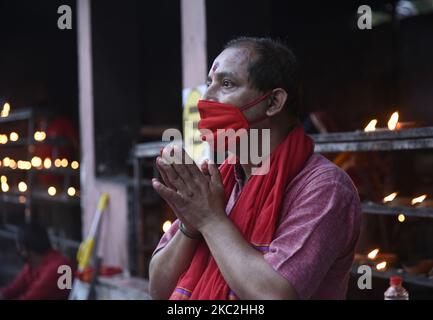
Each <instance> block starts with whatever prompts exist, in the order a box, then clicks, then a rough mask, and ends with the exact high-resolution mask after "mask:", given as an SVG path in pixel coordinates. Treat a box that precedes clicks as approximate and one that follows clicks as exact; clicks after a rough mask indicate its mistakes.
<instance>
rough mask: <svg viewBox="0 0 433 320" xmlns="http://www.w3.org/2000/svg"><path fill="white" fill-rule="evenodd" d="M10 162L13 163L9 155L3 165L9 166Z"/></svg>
mask: <svg viewBox="0 0 433 320" xmlns="http://www.w3.org/2000/svg"><path fill="white" fill-rule="evenodd" d="M10 164H11V159H10V158H9V157H6V158H4V159H3V165H4V166H5V167H9V165H10Z"/></svg>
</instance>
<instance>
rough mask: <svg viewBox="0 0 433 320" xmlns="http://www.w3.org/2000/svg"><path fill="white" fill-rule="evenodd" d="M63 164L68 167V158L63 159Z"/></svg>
mask: <svg viewBox="0 0 433 320" xmlns="http://www.w3.org/2000/svg"><path fill="white" fill-rule="evenodd" d="M61 165H62V167H63V168H67V167H68V159H62V162H61Z"/></svg>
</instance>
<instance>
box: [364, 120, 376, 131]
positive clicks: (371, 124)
mask: <svg viewBox="0 0 433 320" xmlns="http://www.w3.org/2000/svg"><path fill="white" fill-rule="evenodd" d="M376 125H377V120H376V119H373V120H371V121H370V122H369V123H368V125H367V126H366V127H365V129H364V131H365V132H369V131H375V130H376Z"/></svg>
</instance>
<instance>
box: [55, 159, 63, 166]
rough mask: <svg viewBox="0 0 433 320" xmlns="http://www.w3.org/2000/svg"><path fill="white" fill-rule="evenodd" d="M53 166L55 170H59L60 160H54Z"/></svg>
mask: <svg viewBox="0 0 433 320" xmlns="http://www.w3.org/2000/svg"><path fill="white" fill-rule="evenodd" d="M54 166H55V167H56V168H60V167H61V166H62V160H60V159H56V160H54Z"/></svg>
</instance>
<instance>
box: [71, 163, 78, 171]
mask: <svg viewBox="0 0 433 320" xmlns="http://www.w3.org/2000/svg"><path fill="white" fill-rule="evenodd" d="M79 167H80V164H79V163H78V161H72V162H71V168H72V169H74V170H77V169H78V168H79Z"/></svg>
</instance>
